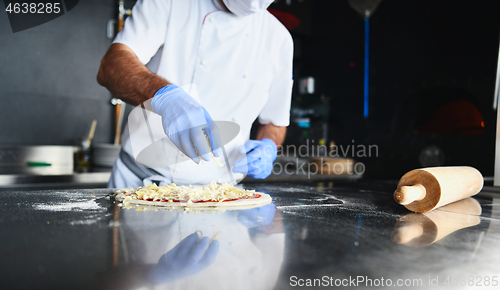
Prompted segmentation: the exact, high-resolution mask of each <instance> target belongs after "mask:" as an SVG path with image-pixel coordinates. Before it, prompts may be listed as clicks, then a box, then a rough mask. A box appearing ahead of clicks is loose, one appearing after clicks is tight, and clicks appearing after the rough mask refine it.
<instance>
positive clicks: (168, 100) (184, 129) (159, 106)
mask: <svg viewBox="0 0 500 290" xmlns="http://www.w3.org/2000/svg"><path fill="white" fill-rule="evenodd" d="M151 107H152V108H153V111H154V112H155V113H157V114H159V115H160V116H161V118H162V124H163V130H165V134H167V136H168V138H169V139H170V140H171V141H172V142H173V143H174V145H175V146H177V148H179V150H181V151H182V152H183V153H184V154H186V155H187V156H189V157H190V158H191V159H193V161H194V162H196V163H199V162H200V158H199V157H198V155H200V156H201V157H202V158H203V159H204V160H206V161H210V160H212V156H211V150H210V147H209V145H208V142H207V139H206V137H205V134H206V135H207V136H208V138H209V140H210V146H211V147H212V149H213V154H214V156H215V157H219V156H220V147H221V145H220V140H221V139H220V134H219V130H218V128H217V126H216V125H215V123H214V122H213V120H212V117H210V114H209V113H208V112H207V110H205V108H203V107H202V106H201V104H200V103H198V102H197V101H196V100H195V99H194V98H193V97H191V96H190V95H189V94H188V93H186V91H184V90H183V89H181V88H180V87H178V86H176V85H167V86H164V87H163V88H161V89H160V90H158V92H156V94H155V95H154V97H153V99H152V101H151Z"/></svg>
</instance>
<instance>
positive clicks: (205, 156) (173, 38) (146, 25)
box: [97, 0, 293, 188]
mask: <svg viewBox="0 0 500 290" xmlns="http://www.w3.org/2000/svg"><path fill="white" fill-rule="evenodd" d="M272 2H273V1H272V0H190V1H186V0H148V1H142V0H139V1H137V4H136V5H135V6H134V8H133V10H132V16H130V17H128V18H127V20H126V21H125V26H124V29H123V30H122V31H120V33H118V35H117V37H116V39H115V40H114V42H113V44H112V45H111V47H110V48H109V50H108V52H107V53H106V55H105V56H104V58H103V59H102V61H101V66H100V68H99V73H98V76H97V81H98V82H99V84H101V85H102V86H105V87H106V88H108V90H109V91H110V92H111V93H112V94H113V95H115V96H116V97H118V98H120V99H122V100H124V101H125V102H127V103H129V104H131V105H135V106H139V105H142V106H143V107H144V108H149V110H151V111H152V112H154V113H155V114H158V115H159V116H160V117H161V125H162V127H163V131H164V133H165V134H166V136H168V139H169V140H170V141H171V143H172V144H173V145H175V147H176V148H178V149H179V150H180V151H179V152H182V154H183V155H186V156H188V157H189V158H190V160H189V162H184V164H182V166H178V167H177V168H176V172H175V174H176V176H177V180H172V179H175V178H172V172H171V168H170V169H169V168H149V167H147V166H142V165H140V164H138V163H137V162H136V157H137V155H138V152H134V149H133V146H132V145H133V144H132V143H133V141H131V139H133V138H134V137H133V136H132V135H133V132H134V130H129V129H127V128H126V129H125V131H124V135H123V137H122V144H123V149H122V152H121V153H120V155H119V157H118V158H117V159H116V161H115V164H114V166H113V172H112V175H111V179H110V182H109V187H118V188H125V187H138V186H142V185H143V184H148V183H152V181H153V180H160V183H170V182H172V181H176V182H178V183H179V181H178V179H179V176H181V177H182V182H181V183H186V184H189V183H190V178H192V176H198V177H199V176H200V175H199V174H198V175H197V174H193V172H196V170H197V167H198V165H197V164H198V163H200V162H203V161H207V162H208V163H209V164H210V163H212V164H213V163H215V162H216V161H215V160H213V159H214V158H218V157H222V156H221V150H220V146H221V145H224V144H220V134H221V132H219V131H218V128H217V126H214V123H213V122H212V121H213V120H215V121H232V122H235V123H237V124H238V125H239V126H240V131H239V138H240V139H241V138H243V139H244V141H246V142H244V146H240V147H239V148H237V147H235V146H228V147H224V148H226V151H227V154H228V155H231V156H234V154H233V153H234V152H239V153H243V154H245V153H246V158H241V159H238V160H237V161H235V162H234V164H232V171H233V172H234V173H235V174H242V173H245V174H247V175H248V176H250V177H253V178H260V179H263V178H266V177H267V176H269V175H270V173H271V171H272V164H273V162H274V160H275V159H276V155H277V145H280V144H281V143H282V142H283V140H284V137H285V133H286V126H288V124H289V111H290V101H291V90H292V82H293V81H292V59H293V42H292V38H291V36H290V34H289V33H288V31H287V30H286V28H285V27H284V26H283V25H282V24H281V23H280V22H279V21H278V20H277V19H276V18H275V17H274V16H272V15H271V14H270V13H269V12H268V11H267V10H266V9H267V7H268V6H269V5H270V4H271V3H272ZM193 87H195V90H192V88H193ZM186 88H190V89H186ZM193 92H196V94H194V93H193ZM154 113H153V114H154ZM257 118H258V120H259V124H260V125H259V128H258V131H257V138H256V139H257V140H248V139H249V135H250V129H251V126H252V123H253V122H254V120H256V119H257ZM128 126H130V119H129V124H128ZM222 133H223V132H222ZM207 139H208V140H209V142H207ZM193 161H194V162H193ZM203 182H206V183H208V182H210V180H206V181H203Z"/></svg>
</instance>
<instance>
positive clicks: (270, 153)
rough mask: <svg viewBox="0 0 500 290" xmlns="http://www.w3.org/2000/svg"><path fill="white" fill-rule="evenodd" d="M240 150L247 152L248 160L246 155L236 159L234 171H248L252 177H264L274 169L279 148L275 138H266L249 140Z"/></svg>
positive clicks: (243, 152)
mask: <svg viewBox="0 0 500 290" xmlns="http://www.w3.org/2000/svg"><path fill="white" fill-rule="evenodd" d="M238 152H239V153H240V154H245V153H246V154H247V156H246V160H245V157H243V158H240V159H238V160H236V162H235V163H234V168H233V172H236V173H243V174H245V173H246V174H247V175H248V176H250V177H252V178H256V179H264V178H266V177H268V176H269V175H270V174H271V172H272V171H273V162H274V160H276V157H277V155H278V148H277V147H276V144H274V142H273V140H271V139H267V138H264V139H262V140H260V141H258V140H248V141H247V143H245V146H244V147H242V148H240V150H238ZM247 167H248V172H247Z"/></svg>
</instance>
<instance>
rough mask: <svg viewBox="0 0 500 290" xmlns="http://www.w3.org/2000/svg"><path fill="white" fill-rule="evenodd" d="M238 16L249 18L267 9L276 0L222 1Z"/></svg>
mask: <svg viewBox="0 0 500 290" xmlns="http://www.w3.org/2000/svg"><path fill="white" fill-rule="evenodd" d="M222 2H224V4H226V7H227V9H229V11H231V12H232V13H233V14H234V15H236V16H247V15H250V14H253V13H256V12H259V11H262V10H265V9H267V7H269V5H271V3H273V2H274V0H222Z"/></svg>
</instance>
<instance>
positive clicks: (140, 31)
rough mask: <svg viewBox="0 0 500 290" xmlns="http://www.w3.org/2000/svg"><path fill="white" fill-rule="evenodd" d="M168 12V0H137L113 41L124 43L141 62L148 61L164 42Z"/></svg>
mask: <svg viewBox="0 0 500 290" xmlns="http://www.w3.org/2000/svg"><path fill="white" fill-rule="evenodd" d="M169 14H170V1H168V0H139V1H137V3H136V4H135V6H134V8H133V9H132V15H131V16H129V17H128V18H127V19H126V20H125V25H124V27H123V29H122V30H121V31H120V32H119V33H118V35H117V36H116V38H115V40H114V41H113V43H122V44H125V45H126V46H128V47H130V48H131V49H132V50H133V51H134V53H135V54H136V55H137V57H138V58H139V60H140V61H141V63H143V64H146V63H148V62H149V60H150V59H151V58H152V57H153V56H154V55H155V54H156V52H157V51H158V49H159V48H160V47H161V46H162V45H163V44H164V42H165V33H166V30H167V22H168V18H169Z"/></svg>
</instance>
